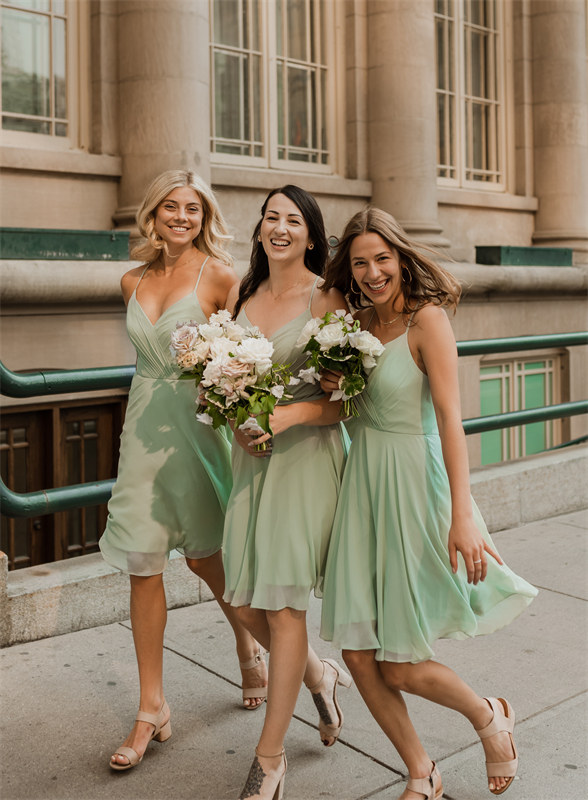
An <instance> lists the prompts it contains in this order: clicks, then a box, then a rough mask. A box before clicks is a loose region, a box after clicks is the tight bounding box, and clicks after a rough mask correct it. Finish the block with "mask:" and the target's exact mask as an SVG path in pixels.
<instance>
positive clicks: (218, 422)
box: [206, 405, 227, 430]
mask: <svg viewBox="0 0 588 800" xmlns="http://www.w3.org/2000/svg"><path fill="white" fill-rule="evenodd" d="M206 413H207V414H208V415H209V416H210V417H212V427H213V428H214V430H216V429H217V428H221V427H222V426H223V425H226V424H227V420H226V419H225V417H224V416H223V415H222V414H221V413H220V411H219V410H218V409H217V408H215V407H214V406H210V405H209V406H207V407H206Z"/></svg>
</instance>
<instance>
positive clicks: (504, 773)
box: [476, 697, 519, 794]
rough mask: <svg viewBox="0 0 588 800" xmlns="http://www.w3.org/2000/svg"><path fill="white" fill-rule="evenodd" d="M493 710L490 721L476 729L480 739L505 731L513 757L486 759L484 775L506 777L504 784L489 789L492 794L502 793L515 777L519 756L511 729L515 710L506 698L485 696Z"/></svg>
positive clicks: (513, 724)
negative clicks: (502, 759)
mask: <svg viewBox="0 0 588 800" xmlns="http://www.w3.org/2000/svg"><path fill="white" fill-rule="evenodd" d="M484 700H487V701H488V703H489V704H490V708H491V709H492V711H494V716H493V718H492V722H491V723H490V724H489V725H486V727H485V728H482V729H481V730H479V731H476V733H477V734H478V736H479V737H480V739H489V738H490V737H491V736H496V734H497V733H502V731H506V732H507V733H508V734H509V735H510V742H511V744H512V750H513V753H514V755H515V757H514V758H513V759H512V760H511V761H495V762H489V761H486V775H487V776H488V777H489V778H507V783H506V786H503V787H502V788H501V789H490V791H491V792H492V794H503V793H504V792H506V790H507V789H508V787H509V786H510V785H511V783H512V782H513V781H514V779H515V775H516V774H517V769H518V766H519V756H518V753H517V748H516V745H515V742H514V737H513V731H514V726H515V712H514V711H513V708H512V706H511V704H510V703H509V702H508V700H504V699H503V698H502V697H499V698H496V697H485V698H484Z"/></svg>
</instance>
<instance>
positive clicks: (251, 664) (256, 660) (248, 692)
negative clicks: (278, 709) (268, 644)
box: [239, 647, 267, 711]
mask: <svg viewBox="0 0 588 800" xmlns="http://www.w3.org/2000/svg"><path fill="white" fill-rule="evenodd" d="M264 660H265V650H262V649H261V647H260V648H259V650H258V651H257V653H256V654H255V655H254V656H253V658H250V659H249V661H239V666H240V667H241V669H255V667H256V666H257V665H258V664H260V663H261V662H262V661H264ZM257 697H261V698H263V702H262V703H258V704H257V705H255V706H243V708H244V709H245V711H257V709H258V708H261V707H262V705H263V703H264V702H265V701H266V699H267V686H258V687H257V688H253V689H243V700H252V699H253V698H257Z"/></svg>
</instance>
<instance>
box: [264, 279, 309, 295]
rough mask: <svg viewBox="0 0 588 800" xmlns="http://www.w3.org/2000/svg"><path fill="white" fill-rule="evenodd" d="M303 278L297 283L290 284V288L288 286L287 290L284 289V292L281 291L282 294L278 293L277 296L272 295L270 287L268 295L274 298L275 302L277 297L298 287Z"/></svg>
mask: <svg viewBox="0 0 588 800" xmlns="http://www.w3.org/2000/svg"><path fill="white" fill-rule="evenodd" d="M304 277H306V276H304ZM304 277H302V278H300V280H299V281H296V283H293V284H292V286H288V288H287V289H284V291H283V292H280V293H279V294H274V293H273V292H272V290H271V287H270V294H271V296H272V297H273V298H274V300H277V299H278V297H281V296H282V295H283V294H286V292H289V291H290V289H293V288H294V287H295V286H298V284H299V283H302V281H303V280H304Z"/></svg>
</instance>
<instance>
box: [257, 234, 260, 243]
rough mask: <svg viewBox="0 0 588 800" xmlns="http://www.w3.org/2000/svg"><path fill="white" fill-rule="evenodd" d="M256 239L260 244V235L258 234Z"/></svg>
mask: <svg viewBox="0 0 588 800" xmlns="http://www.w3.org/2000/svg"><path fill="white" fill-rule="evenodd" d="M257 241H258V242H259V243H260V244H261V236H259V235H258V237H257Z"/></svg>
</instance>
